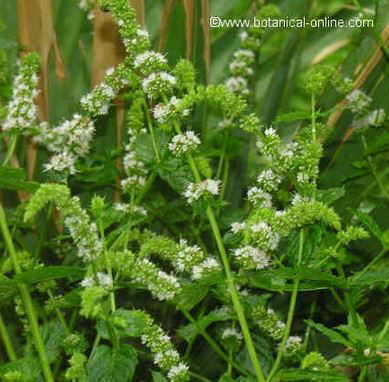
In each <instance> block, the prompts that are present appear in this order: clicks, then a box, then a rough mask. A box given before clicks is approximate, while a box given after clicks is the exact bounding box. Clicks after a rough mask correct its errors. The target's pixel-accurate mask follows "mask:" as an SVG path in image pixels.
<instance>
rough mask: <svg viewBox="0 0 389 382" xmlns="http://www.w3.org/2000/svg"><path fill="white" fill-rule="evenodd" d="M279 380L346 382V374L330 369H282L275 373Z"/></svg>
mask: <svg viewBox="0 0 389 382" xmlns="http://www.w3.org/2000/svg"><path fill="white" fill-rule="evenodd" d="M277 377H278V378H279V379H280V380H281V381H304V382H305V381H326V382H332V381H333V382H347V381H348V379H347V378H346V376H344V375H341V374H338V373H334V372H331V371H311V370H298V369H292V370H282V371H281V372H279V373H278V374H277Z"/></svg>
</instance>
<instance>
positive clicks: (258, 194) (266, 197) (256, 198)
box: [247, 187, 272, 208]
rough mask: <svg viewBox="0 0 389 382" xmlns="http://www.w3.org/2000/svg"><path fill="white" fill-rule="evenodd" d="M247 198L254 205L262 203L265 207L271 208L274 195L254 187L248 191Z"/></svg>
mask: <svg viewBox="0 0 389 382" xmlns="http://www.w3.org/2000/svg"><path fill="white" fill-rule="evenodd" d="M247 199H248V200H249V201H250V202H251V203H253V204H254V206H257V205H261V206H263V207H265V208H271V206H272V196H271V195H270V194H269V193H268V192H265V191H263V190H262V189H261V188H259V187H252V188H250V189H249V190H248V191H247Z"/></svg>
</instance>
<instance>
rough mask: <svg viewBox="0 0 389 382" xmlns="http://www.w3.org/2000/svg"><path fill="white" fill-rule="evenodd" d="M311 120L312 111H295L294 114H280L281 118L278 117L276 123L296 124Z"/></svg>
mask: <svg viewBox="0 0 389 382" xmlns="http://www.w3.org/2000/svg"><path fill="white" fill-rule="evenodd" d="M311 118H312V113H311V111H304V110H299V111H294V112H292V113H284V114H280V115H279V116H277V118H276V122H295V121H300V120H302V119H311Z"/></svg>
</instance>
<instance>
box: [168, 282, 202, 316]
mask: <svg viewBox="0 0 389 382" xmlns="http://www.w3.org/2000/svg"><path fill="white" fill-rule="evenodd" d="M208 290H209V287H208V286H206V285H201V284H198V285H196V286H195V287H194V286H193V284H191V283H188V284H185V285H183V287H182V288H181V291H180V293H179V294H178V295H177V296H176V298H175V302H176V304H177V305H178V306H179V307H180V308H181V309H185V310H191V309H192V308H193V307H194V306H196V305H197V304H198V303H199V302H200V301H201V300H202V299H203V298H204V297H205V296H206V295H207V293H208Z"/></svg>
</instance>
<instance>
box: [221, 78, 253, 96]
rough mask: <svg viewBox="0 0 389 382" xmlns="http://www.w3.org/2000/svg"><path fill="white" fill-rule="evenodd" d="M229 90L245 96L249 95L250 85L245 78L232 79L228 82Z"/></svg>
mask: <svg viewBox="0 0 389 382" xmlns="http://www.w3.org/2000/svg"><path fill="white" fill-rule="evenodd" d="M226 86H227V88H228V89H229V90H230V91H231V92H233V93H239V94H243V95H247V94H249V93H250V92H249V90H248V83H247V80H246V79H245V78H244V77H241V76H238V77H230V78H229V79H228V80H227V81H226Z"/></svg>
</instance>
